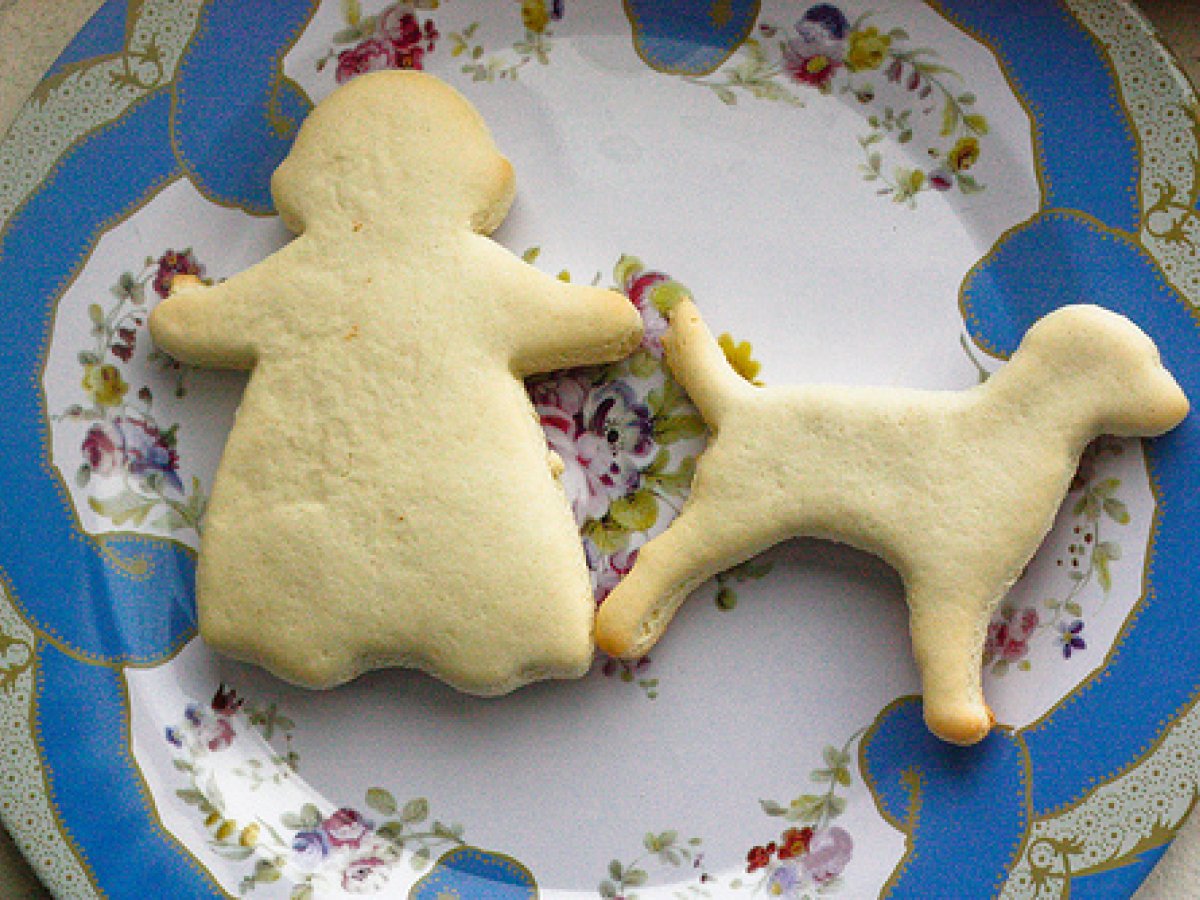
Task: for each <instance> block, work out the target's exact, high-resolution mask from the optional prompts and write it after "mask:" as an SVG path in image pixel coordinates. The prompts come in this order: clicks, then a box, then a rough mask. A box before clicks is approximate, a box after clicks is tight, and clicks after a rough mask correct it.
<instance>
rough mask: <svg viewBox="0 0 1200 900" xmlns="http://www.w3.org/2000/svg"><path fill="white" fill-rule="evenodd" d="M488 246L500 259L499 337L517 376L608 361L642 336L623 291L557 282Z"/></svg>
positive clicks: (627, 350) (630, 348) (625, 352)
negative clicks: (502, 318)
mask: <svg viewBox="0 0 1200 900" xmlns="http://www.w3.org/2000/svg"><path fill="white" fill-rule="evenodd" d="M489 243H491V242H490V241H489ZM493 246H494V247H495V248H496V251H498V253H496V256H497V257H500V256H501V255H502V258H503V263H502V264H501V265H500V267H499V271H501V272H502V281H501V284H502V292H503V295H504V296H503V301H504V306H505V309H506V310H507V314H506V317H505V323H504V324H505V327H504V330H505V332H506V334H505V335H504V338H505V339H506V340H507V341H508V342H509V343H508V346H510V347H512V348H514V349H513V351H512V357H511V359H512V368H513V371H514V373H515V374H516V375H518V376H521V377H525V376H527V375H534V374H536V373H538V372H550V371H553V370H555V369H568V368H571V367H573V366H587V365H594V364H597V363H606V362H613V361H615V360H618V359H621V358H622V357H624V356H627V355H628V354H629V353H630V352H632V351H633V349H634V348H635V347H636V346H637V345H638V342H639V341H641V339H642V318H641V316H640V315H639V314H638V311H637V308H636V307H635V306H634V305H633V304H632V303H630V302H629V300H628V299H627V298H626V297H624V296H623V295H621V294H618V293H617V292H616V291H608V290H604V289H602V288H597V287H589V286H585V285H577V284H570V283H567V282H563V281H559V280H558V279H556V278H552V277H551V276H549V275H547V274H545V273H544V272H540V271H538V270H537V269H535V268H534V267H533V266H530V265H528V264H526V263H524V262H522V261H521V260H520V259H518V258H517V257H515V256H512V255H511V254H509V253H508V251H506V250H504V249H503V248H501V247H499V245H495V244H493Z"/></svg>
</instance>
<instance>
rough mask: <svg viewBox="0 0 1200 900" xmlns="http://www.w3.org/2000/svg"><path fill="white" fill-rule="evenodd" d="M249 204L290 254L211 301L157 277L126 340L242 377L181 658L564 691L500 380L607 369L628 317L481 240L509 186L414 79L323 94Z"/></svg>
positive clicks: (565, 639) (392, 78) (556, 492)
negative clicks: (555, 684) (199, 649)
mask: <svg viewBox="0 0 1200 900" xmlns="http://www.w3.org/2000/svg"><path fill="white" fill-rule="evenodd" d="M271 190H272V194H273V196H274V198H275V203H276V206H277V208H278V210H279V213H280V215H281V216H282V217H283V221H284V222H285V223H286V224H287V225H288V227H289V228H291V229H292V230H293V231H296V232H298V233H299V236H298V237H297V238H296V239H295V240H293V241H292V242H291V243H290V244H288V245H287V246H285V247H284V248H283V249H281V250H280V251H279V252H277V253H275V254H273V255H272V256H270V257H268V258H267V259H265V260H263V261H262V262H261V263H259V264H258V265H256V266H254V267H253V268H251V269H249V270H247V271H245V272H243V273H241V274H238V275H235V276H234V277H232V278H230V279H229V280H228V281H225V282H222V283H220V284H216V285H213V286H211V287H206V286H203V285H200V284H198V283H197V282H195V281H194V280H192V281H190V282H189V281H186V280H185V279H177V280H176V282H175V284H174V286H173V287H174V289H173V291H172V293H171V295H170V296H169V297H168V298H167V300H165V301H164V302H163V303H162V304H161V305H159V306H158V307H157V308H156V309H155V310H154V312H153V315H152V316H151V319H150V327H151V331H152V334H153V336H154V339H155V341H156V342H157V343H158V345H159V346H160V347H161V348H162V349H164V350H166V351H167V352H168V353H170V354H172V355H173V356H175V357H177V358H178V359H180V360H183V361H184V362H187V363H191V364H195V365H199V366H221V367H230V368H241V369H252V370H253V372H252V374H251V376H250V380H249V384H248V386H247V388H246V392H245V396H244V398H243V400H242V404H241V408H240V410H239V412H238V416H237V420H236V424H235V425H234V428H233V431H232V433H231V434H230V436H229V440H228V443H227V445H226V447H225V451H224V455H223V457H222V459H221V463H220V467H219V470H218V473H217V477H216V483H215V484H214V486H213V491H212V497H211V502H210V504H209V508H208V512H207V514H206V519H205V529H204V534H203V538H202V542H201V550H200V559H199V566H198V573H197V604H198V608H199V620H200V632H201V634H202V636H203V637H204V638H205V639H206V640H207V641H208V643H209V644H211V645H212V646H213V647H215V648H217V649H219V650H222V651H224V652H225V653H227V654H230V655H232V656H235V657H238V658H242V659H246V660H250V661H254V662H258V663H260V664H262V665H264V666H265V667H267V668H268V669H270V670H272V671H273V672H275V673H277V674H279V675H280V676H282V677H284V678H286V679H288V680H291V681H294V682H298V683H300V684H303V685H308V686H313V687H325V686H331V685H335V684H337V683H339V682H343V681H346V680H347V679H349V678H351V677H353V676H354V675H356V674H357V673H359V672H360V671H362V670H364V669H366V668H370V667H377V666H384V665H402V666H413V667H418V668H420V669H424V670H426V671H428V672H430V673H432V674H434V675H436V676H438V677H440V678H442V679H444V680H445V681H447V682H449V683H450V684H452V685H454V686H455V687H457V688H460V689H462V690H465V691H469V692H473V693H478V694H497V693H501V692H504V691H507V690H510V689H512V688H514V687H516V686H518V685H519V684H522V683H524V682H527V681H530V680H532V679H537V678H545V677H559V676H562V677H566V676H578V675H581V674H583V673H584V672H585V671H586V669H587V667H588V666H589V663H590V661H591V658H592V653H593V642H592V629H593V624H594V610H595V607H594V602H593V600H592V595H591V589H590V584H589V578H588V572H587V568H586V563H585V560H584V556H583V551H582V549H581V546H580V541H579V535H578V532H577V530H576V526H575V523H574V521H573V520H572V517H571V514H570V510H569V507H568V504H567V501H566V498H565V495H564V493H563V490H562V488H561V486H560V485H559V484H558V482H557V474H558V472H559V471H561V461H560V460H558V458H557V457H555V456H554V455H553V454H550V453H549V452H548V451H547V448H546V441H545V438H544V436H543V434H542V432H541V430H540V429H539V427H538V422H537V418H536V416H535V414H534V411H533V407H532V405H531V403H530V401H529V398H528V396H527V394H526V392H525V389H524V385H523V382H522V379H523V378H524V377H526V376H528V375H531V374H533V373H536V372H544V371H547V370H550V369H556V368H562V367H565V366H576V365H586V364H593V363H599V362H604V361H611V360H614V359H618V358H620V357H622V356H624V355H625V354H627V353H628V352H629V351H630V350H631V349H632V348H633V347H634V346H636V345H637V343H638V341H639V338H640V335H641V322H640V319H639V316H638V313H637V311H636V309H635V308H634V307H633V305H632V304H630V303H629V302H628V300H626V299H625V298H624V297H622V296H621V295H620V294H617V293H615V292H612V291H605V290H601V289H598V288H591V287H580V286H574V285H570V284H565V283H563V282H561V281H558V280H556V279H554V278H552V277H550V276H548V275H544V274H542V273H540V272H538V271H537V270H536V269H534V268H532V267H531V266H528V265H526V264H525V263H524V262H522V261H521V260H520V259H518V258H517V257H515V256H513V255H512V254H510V253H509V252H508V251H506V250H505V249H503V248H502V247H501V246H500V245H498V244H497V243H495V242H494V241H492V240H491V239H489V238H488V237H486V235H488V234H489V233H490V232H491V231H492V230H493V229H494V228H495V227H496V226H497V225H499V224H500V222H501V220H502V219H503V218H504V217H505V215H506V213H507V211H508V208H509V204H510V203H511V201H512V198H513V191H514V183H513V172H512V167H511V165H510V164H509V163H508V161H507V160H506V159H505V158H504V157H503V156H501V155H500V153H499V151H498V150H497V148H496V146H495V144H494V143H493V141H492V138H491V136H490V135H489V133H488V131H487V128H486V126H485V125H484V123H483V121H482V119H481V118H480V116H479V114H478V113H477V112H476V111H475V110H474V109H473V108H472V107H471V106H470V104H468V102H467V101H466V100H465V99H464V98H463V97H462V96H460V95H459V94H458V93H457V92H455V91H454V90H452V89H451V88H450V87H448V86H447V85H445V84H444V83H442V82H440V81H438V80H437V79H436V78H434V77H432V76H429V75H425V74H422V73H417V72H399V71H387V72H379V73H374V74H370V75H364V76H361V77H359V78H356V79H354V80H353V81H351V82H349V83H348V84H347V85H345V86H344V87H341V88H339V89H338V90H337V91H336V92H335V93H334V94H332V95H331V96H330V97H329V98H328V99H327V100H325V101H323V102H322V103H321V104H320V105H318V106H317V107H316V108H315V109H314V110H313V111H312V113H311V114H310V115H309V117H308V118H307V119H306V120H305V122H304V124H303V126H302V128H301V129H300V133H299V135H298V136H297V138H296V142H295V145H294V147H293V148H292V150H291V152H290V153H289V155H288V157H287V158H286V159H285V160H284V161H283V163H282V164H281V165H280V166H279V168H278V169H277V170H276V171H275V173H274V176H273V178H272V181H271Z"/></svg>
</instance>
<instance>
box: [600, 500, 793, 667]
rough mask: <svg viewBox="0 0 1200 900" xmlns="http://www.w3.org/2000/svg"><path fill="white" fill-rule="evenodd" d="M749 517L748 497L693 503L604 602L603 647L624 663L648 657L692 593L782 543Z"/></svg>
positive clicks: (644, 552)
mask: <svg viewBox="0 0 1200 900" xmlns="http://www.w3.org/2000/svg"><path fill="white" fill-rule="evenodd" d="M746 519H747V516H746V508H745V500H744V498H743V500H742V503H741V505H740V508H739V507H728V508H726V507H725V506H724V505H723V504H719V503H695V502H689V503H688V504H687V505H686V506H685V507H684V509H683V512H682V513H680V515H679V518H677V519H676V520H675V521H674V522H672V523H671V526H670V527H669V528H668V529H667V530H666V531H664V532H663V533H662V534H660V535H659V536H658V537H656V538H654V539H653V540H652V541H650V542H649V543H647V544H646V546H644V547H643V548H642V549H641V551H640V552H639V554H638V558H637V561H636V562H635V563H634V566H633V569H632V570H631V571H630V573H629V574H628V575H626V576H625V578H624V579H623V580H622V581H621V583H620V584H618V585H617V587H616V589H615V590H614V591H613V592H612V593H611V594H609V596H608V598H607V599H606V600H605V601H604V603H603V604H601V606H600V612H599V614H598V615H597V618H596V644H597V645H598V646H599V647H600V649H601V650H603V651H604V652H606V653H608V654H610V655H611V656H616V657H620V658H623V659H637V658H639V657H642V656H645V655H646V653H647V652H648V651H649V650H650V648H651V647H653V646H654V644H655V643H657V642H658V639H659V638H660V637H661V636H662V633H663V631H664V629H666V627H667V625H668V624H669V623H670V621H671V618H672V617H673V616H674V615H675V611H676V610H677V609H679V607H680V606H681V605H682V604H683V601H684V600H686V599H687V597H688V595H689V594H690V593H691V592H692V591H694V590H695V589H696V588H697V587H699V586H700V585H701V584H702V583H703V582H704V581H706V580H707V579H709V578H711V577H713V576H714V575H716V574H717V573H718V572H722V571H724V570H725V569H728V568H730V567H731V566H735V565H737V564H738V563H740V562H744V561H745V560H747V559H749V558H750V557H752V556H754V555H756V554H758V553H761V552H762V551H763V550H766V549H767V548H768V547H770V546H772V545H773V544H775V543H778V541H779V540H781V539H782V537H783V536H776V535H774V534H768V533H766V532H764V531H763V530H761V529H755V528H750V529H747V528H746V527H745V522H746Z"/></svg>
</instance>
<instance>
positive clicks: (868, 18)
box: [688, 3, 989, 206]
mask: <svg viewBox="0 0 1200 900" xmlns="http://www.w3.org/2000/svg"><path fill="white" fill-rule="evenodd" d="M884 28H886V26H882V25H877V24H875V17H874V14H873V13H864V14H863V15H861V16H859V17H858V18H856V19H854V20H853V21H851V20H850V18H849V17H848V16H847V15H846V13H845V12H844V11H843V10H842V8H841V7H840V6H838V5H835V4H832V3H819V4H817V5H815V6H810V7H809V8H808V9H807V10H806V11H805V12H804V14H803V15H802V16H801V17H800V19H799V21H797V22H796V23H795V24H794V25H779V24H774V23H768V22H760V23H759V25H758V31H757V35H756V36H754V37H751V38H748V39H747V40H746V41H745V43H744V44H743V45H742V47H741V48H740V49H739V50H738V52H737V53H736V54H735V55H734V56H733V58H731V59H730V60H729V61H728V62H727V63H726V64H725V65H724V66H722V67H721V68H720V69H719V70H718V71H717V73H716V74H715V75H714V76H711V77H688V81H690V82H692V83H693V84H697V85H701V86H703V87H706V88H708V89H709V90H711V91H712V92H713V93H714V94H715V95H716V96H717V97H718V98H719V99H720V100H721V101H722V102H723V103H725V104H727V105H729V106H736V105H737V103H738V96H739V94H741V93H746V94H749V95H750V96H751V97H754V98H757V99H759V100H766V101H771V102H775V103H783V104H787V105H791V106H803V105H804V94H803V92H804V91H809V90H815V91H816V92H817V93H818V94H824V95H834V96H841V97H849V98H853V99H854V100H855V101H857V102H858V103H860V104H862V105H864V106H866V107H868V108H869V110H870V112H869V113H868V115H867V117H866V120H867V124H868V125H869V126H870V130H869V131H868V132H867V133H866V134H864V135H862V136H860V137H859V146H860V147H861V149H862V152H863V156H864V161H863V163H862V167H861V168H862V173H863V177H864V178H865V179H866V180H867V181H872V182H877V183H879V184H880V185H881V186H880V187H879V194H880V195H881V196H889V197H891V198H892V199H893V200H894V201H896V202H897V203H905V204H908V205H909V206H914V205H915V201H916V197H917V195H918V194H920V193H923V192H925V191H937V192H945V191H951V190H956V191H958V192H959V193H961V194H975V193H978V192H980V191H982V190H983V189H984V186H983V185H982V184H980V183H979V182H978V181H977V180H976V179H975V177H974V176H973V175H972V174H971V172H970V170H971V169H972V168H973V167H974V166H975V164H976V163H977V162H978V161H979V158H980V154H981V153H982V149H983V147H982V143H981V141H982V140H983V139H984V138H985V137H986V136H987V134H988V130H989V129H988V121H987V118H986V117H985V116H983V115H982V114H980V113H979V112H977V111H975V109H974V106H975V103H976V97H975V95H974V94H973V93H971V92H970V91H969V90H965V89H963V88H960V87H957V86H956V85H955V83H954V82H961V81H962V80H963V79H962V77H961V76H960V75H959V74H958V73H957V72H955V71H954V70H953V69H951V68H950V67H949V66H946V65H944V64H943V63H940V62H938V53H937V51H935V50H932V49H930V48H927V47H914V46H911V44H910V38H909V34H908V32H907V31H906V30H905V29H903V28H899V27H892V28H887V29H886V30H884ZM880 75H882V80H880V78H879V76H880ZM888 138H890V139H892V140H893V141H894V142H895V144H897V145H899V146H902V147H903V146H913V147H918V146H924V147H925V158H926V159H927V160H928V161H927V162H926V163H924V164H922V165H916V166H913V165H908V164H901V163H897V164H894V165H892V166H890V167H888V166H885V163H884V156H883V152H882V151H881V150H880V146H881V145H882V144H883V143H884V141H885V140H886V139H888Z"/></svg>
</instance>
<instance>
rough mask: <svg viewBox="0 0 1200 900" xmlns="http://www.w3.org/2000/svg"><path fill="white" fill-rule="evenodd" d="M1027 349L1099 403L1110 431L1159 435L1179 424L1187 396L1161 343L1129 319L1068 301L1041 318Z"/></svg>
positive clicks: (1103, 425) (1101, 421) (1101, 423)
mask: <svg viewBox="0 0 1200 900" xmlns="http://www.w3.org/2000/svg"><path fill="white" fill-rule="evenodd" d="M1021 346H1022V351H1026V348H1028V351H1027V352H1029V353H1030V354H1031V355H1036V356H1038V357H1040V358H1041V359H1042V360H1043V361H1044V362H1045V363H1046V364H1047V365H1048V366H1050V367H1052V369H1053V370H1057V371H1059V372H1061V373H1063V375H1062V379H1063V381H1064V382H1065V381H1067V380H1073V381H1076V382H1078V383H1079V384H1080V385H1081V386H1087V387H1088V388H1090V389H1089V390H1086V391H1081V392H1080V394H1081V396H1087V397H1088V398H1089V399H1090V402H1091V403H1092V404H1094V409H1095V416H1096V420H1097V425H1098V428H1099V430H1100V431H1102V432H1104V433H1106V434H1114V435H1120V436H1146V437H1150V436H1154V435H1158V434H1162V433H1163V432H1165V431H1168V430H1170V429H1171V428H1174V427H1175V426H1176V425H1178V424H1179V423H1180V422H1181V421H1182V420H1183V418H1184V417H1185V416H1186V415H1187V413H1188V399H1187V397H1186V396H1185V395H1184V393H1183V390H1182V388H1180V386H1179V383H1178V382H1177V381H1176V380H1175V379H1174V377H1173V376H1172V375H1171V373H1170V372H1168V371H1167V370H1166V368H1165V367H1164V366H1163V364H1162V359H1161V357H1160V356H1159V352H1158V348H1157V347H1156V346H1155V345H1154V342H1153V341H1152V340H1151V339H1150V338H1149V336H1147V335H1146V333H1145V332H1144V331H1142V330H1141V329H1140V328H1138V327H1137V325H1135V324H1134V323H1133V322H1131V321H1130V320H1129V319H1127V318H1125V317H1124V316H1122V315H1119V314H1117V313H1115V312H1111V311H1110V310H1107V309H1104V308H1102V307H1099V306H1092V305H1088V304H1077V305H1071V306H1064V307H1062V308H1061V309H1057V310H1055V311H1054V312H1052V313H1050V314H1048V315H1046V316H1045V317H1044V318H1042V319H1041V320H1039V321H1038V322H1037V323H1036V324H1035V325H1034V326H1033V327H1032V328H1030V330H1029V332H1028V334H1027V335H1026V336H1025V340H1024V341H1023V342H1022V345H1021Z"/></svg>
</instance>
